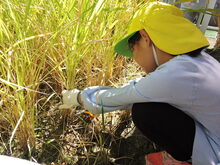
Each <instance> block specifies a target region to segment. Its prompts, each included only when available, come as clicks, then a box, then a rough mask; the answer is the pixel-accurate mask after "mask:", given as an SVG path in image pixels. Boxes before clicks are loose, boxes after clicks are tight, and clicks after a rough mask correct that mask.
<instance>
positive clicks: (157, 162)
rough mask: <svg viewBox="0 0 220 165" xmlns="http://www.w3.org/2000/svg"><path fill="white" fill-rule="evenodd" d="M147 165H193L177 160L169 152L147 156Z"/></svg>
mask: <svg viewBox="0 0 220 165" xmlns="http://www.w3.org/2000/svg"><path fill="white" fill-rule="evenodd" d="M145 160H146V165H191V164H189V163H187V162H181V161H178V160H175V159H174V158H173V157H172V156H171V155H169V154H168V153H167V152H165V151H163V152H157V153H152V154H148V155H146V156H145Z"/></svg>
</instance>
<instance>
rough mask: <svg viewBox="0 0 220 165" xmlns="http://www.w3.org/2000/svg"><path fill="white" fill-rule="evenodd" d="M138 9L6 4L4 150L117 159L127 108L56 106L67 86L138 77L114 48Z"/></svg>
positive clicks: (1, 22)
mask: <svg viewBox="0 0 220 165" xmlns="http://www.w3.org/2000/svg"><path fill="white" fill-rule="evenodd" d="M137 6H138V1H119V0H116V1H107V0H96V1H89V0H83V1H76V0H64V1H59V0H52V1H46V0H36V1H32V0H28V1H24V0H3V1H1V4H0V15H1V17H0V130H1V134H0V143H1V145H0V154H7V155H13V156H16V157H24V158H26V159H31V160H35V159H36V160H37V161H39V162H45V163H46V164H51V163H52V162H54V163H55V164H62V163H64V164H74V161H75V162H77V161H78V162H80V163H79V164H108V163H110V162H114V161H113V160H112V158H111V157H110V156H109V147H110V146H111V142H112V141H113V140H114V138H116V136H115V135H114V134H115V133H114V132H117V131H116V130H117V125H118V124H120V122H122V121H121V120H122V119H121V116H123V115H121V113H122V114H123V112H120V113H119V112H115V113H112V114H108V115H107V114H106V115H107V116H106V115H105V120H102V119H101V117H95V118H94V119H91V118H90V117H89V116H88V115H86V114H84V113H83V111H84V110H83V109H81V110H80V109H79V110H77V111H73V110H72V111H58V110H57V104H59V103H60V102H61V97H60V93H61V91H62V90H63V89H64V88H67V89H72V88H79V89H83V88H85V87H87V86H91V85H111V86H118V85H119V84H121V83H124V82H125V81H127V80H129V79H130V78H133V77H135V76H136V75H134V74H132V73H133V71H129V70H127V71H126V72H125V71H124V67H125V66H126V65H127V63H128V64H129V63H130V62H127V61H125V59H124V58H122V57H119V56H116V55H115V54H114V51H113V45H114V44H115V42H116V41H117V40H118V39H119V37H120V36H122V35H124V34H125V31H124V29H126V26H127V22H128V20H129V18H130V16H131V15H132V14H133V11H134V10H135V8H136V7H137ZM129 65H130V64H129ZM134 68H135V67H134ZM127 76H128V77H127ZM119 80H120V81H119ZM125 116H127V113H126V115H125ZM103 121H104V122H105V123H103ZM103 124H104V125H106V131H108V132H106V131H103V130H102V126H103ZM117 134H120V131H119V133H117ZM106 135H108V138H107V139H109V138H111V140H108V142H106V141H105V140H106V137H105V136H106ZM117 138H118V137H117Z"/></svg>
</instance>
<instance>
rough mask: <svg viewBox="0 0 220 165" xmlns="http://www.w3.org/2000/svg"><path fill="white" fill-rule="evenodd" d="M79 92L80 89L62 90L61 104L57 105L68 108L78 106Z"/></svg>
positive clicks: (60, 107)
mask: <svg viewBox="0 0 220 165" xmlns="http://www.w3.org/2000/svg"><path fill="white" fill-rule="evenodd" d="M79 94H80V90H78V89H73V90H63V91H62V95H63V104H62V105H60V106H59V109H69V108H72V107H73V106H79V105H80V103H79V102H78V95H79Z"/></svg>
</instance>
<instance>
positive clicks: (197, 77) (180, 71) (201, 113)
mask: <svg viewBox="0 0 220 165" xmlns="http://www.w3.org/2000/svg"><path fill="white" fill-rule="evenodd" d="M81 96H82V101H83V104H84V106H85V108H86V109H88V110H89V111H90V112H91V113H95V114H96V113H101V109H102V107H103V109H104V111H105V112H110V111H114V110H126V109H131V108H132V105H133V104H134V103H138V102H164V103H169V104H171V105H173V106H174V107H177V108H178V109H180V110H182V111H184V112H185V113H186V114H188V115H189V116H191V117H192V118H193V119H194V120H195V123H196V134H195V140H194V145H193V154H192V161H193V165H217V164H218V163H220V63H219V62H218V61H216V60H215V59H214V58H213V57H211V56H210V55H208V54H206V53H205V52H202V53H201V56H198V57H190V56H188V55H181V56H177V57H175V58H173V59H171V60H170V61H168V62H166V63H164V64H163V65H160V66H159V67H158V68H157V69H156V70H155V71H154V72H152V73H150V74H148V75H147V76H146V77H141V78H137V79H135V80H133V81H131V82H129V83H128V84H126V85H124V86H122V87H120V88H110V87H106V86H94V87H89V88H86V89H84V90H83V91H82V95H81ZM186 136H187V135H186ZM180 143H181V142H180ZM219 165H220V164H219Z"/></svg>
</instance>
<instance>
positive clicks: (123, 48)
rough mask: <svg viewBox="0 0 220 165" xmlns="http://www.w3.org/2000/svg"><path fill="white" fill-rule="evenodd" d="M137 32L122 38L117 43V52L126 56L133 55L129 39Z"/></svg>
mask: <svg viewBox="0 0 220 165" xmlns="http://www.w3.org/2000/svg"><path fill="white" fill-rule="evenodd" d="M135 33H136V32H133V33H131V34H130V35H128V36H126V37H125V38H123V39H122V40H120V41H119V42H118V43H117V44H116V45H115V52H116V53H118V54H120V55H122V56H126V57H132V56H133V55H132V52H131V49H130V48H129V44H128V40H129V39H130V38H131V37H132V36H133V35H134V34H135Z"/></svg>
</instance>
